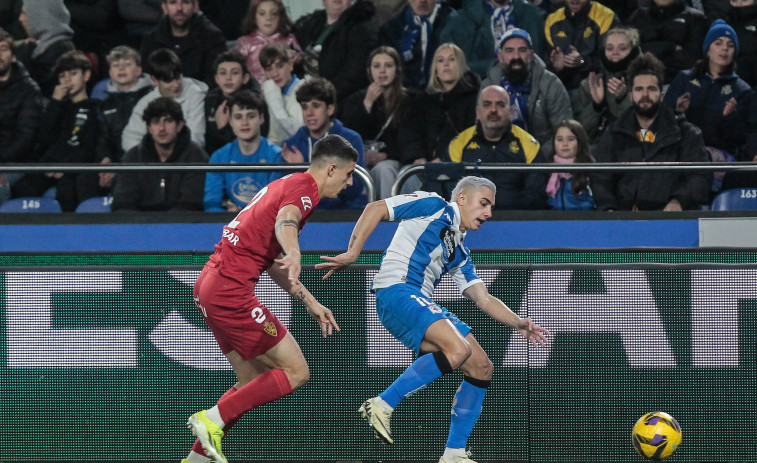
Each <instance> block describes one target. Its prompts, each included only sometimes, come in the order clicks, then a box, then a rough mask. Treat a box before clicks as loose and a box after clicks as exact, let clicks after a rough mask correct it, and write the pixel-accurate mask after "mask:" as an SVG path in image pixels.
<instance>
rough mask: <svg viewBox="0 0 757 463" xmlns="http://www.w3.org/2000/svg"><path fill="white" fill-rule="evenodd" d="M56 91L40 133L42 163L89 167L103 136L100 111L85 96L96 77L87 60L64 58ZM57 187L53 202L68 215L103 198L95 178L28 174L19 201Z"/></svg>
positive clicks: (57, 66)
mask: <svg viewBox="0 0 757 463" xmlns="http://www.w3.org/2000/svg"><path fill="white" fill-rule="evenodd" d="M54 72H55V74H56V75H57V76H58V85H56V86H55V89H54V90H53V95H52V99H51V100H50V102H49V104H48V106H47V109H46V110H45V113H44V115H43V117H42V123H41V125H40V129H39V132H38V153H39V154H40V158H39V162H41V163H88V162H95V161H96V160H97V155H96V150H97V141H98V139H99V138H101V137H102V136H103V132H104V128H103V125H102V122H101V119H102V117H101V114H100V108H99V107H98V105H97V101H95V100H92V99H90V98H89V97H88V96H87V82H88V81H89V78H90V76H91V75H92V67H91V64H90V62H89V59H87V57H86V56H85V55H84V53H82V52H81V51H79V50H72V51H70V52H66V53H64V54H63V55H61V57H60V58H59V59H58V61H57V62H56V64H55V68H54ZM53 186H55V187H56V196H55V199H56V200H58V202H59V203H60V206H61V209H62V210H63V211H64V212H73V211H74V210H75V209H76V206H77V205H78V204H79V203H80V202H81V201H83V200H85V199H88V198H93V197H95V196H101V195H102V191H101V190H100V189H99V187H98V176H97V174H96V173H90V172H84V173H67V174H63V173H60V172H48V173H45V174H29V175H26V176H24V177H23V178H22V179H21V180H20V181H19V182H18V183H17V184H16V189H15V193H14V194H15V195H16V196H17V197H21V196H41V195H42V194H44V192H45V191H46V190H47V189H49V188H51V187H53Z"/></svg>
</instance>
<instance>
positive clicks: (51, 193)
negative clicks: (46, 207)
mask: <svg viewBox="0 0 757 463" xmlns="http://www.w3.org/2000/svg"><path fill="white" fill-rule="evenodd" d="M56 194H58V188H57V187H54V186H51V187H50V188H48V189H47V190H46V191H45V192H44V193H42V196H44V197H45V198H53V199H55V195H56Z"/></svg>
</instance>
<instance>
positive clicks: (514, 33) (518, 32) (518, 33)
mask: <svg viewBox="0 0 757 463" xmlns="http://www.w3.org/2000/svg"><path fill="white" fill-rule="evenodd" d="M731 30H733V29H731ZM515 37H520V38H522V39H523V40H525V41H526V43H527V44H528V48H534V44H533V43H532V42H531V36H530V35H528V32H526V31H524V30H523V29H518V28H517V27H514V28H512V29H508V30H507V32H505V34H504V35H503V36H502V39H501V40H500V41H499V48H502V47H503V46H504V45H505V42H507V41H508V40H510V39H512V38H515Z"/></svg>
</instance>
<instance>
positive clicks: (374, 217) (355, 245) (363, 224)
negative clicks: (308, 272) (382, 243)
mask: <svg viewBox="0 0 757 463" xmlns="http://www.w3.org/2000/svg"><path fill="white" fill-rule="evenodd" d="M382 220H389V209H387V207H386V203H385V202H384V201H383V200H379V201H374V202H372V203H370V204H369V205H367V206H366V207H365V209H364V210H363V213H362V215H360V218H359V219H358V221H357V223H356V224H355V228H354V229H353V230H352V235H350V242H349V244H348V246H347V251H345V252H344V253H342V254H339V255H338V256H334V257H329V256H321V259H323V260H325V261H326V262H322V263H320V264H316V266H315V268H317V269H319V270H320V269H324V270H328V272H327V273H326V275H324V276H323V279H324V280H325V279H326V278H328V277H330V276H331V275H333V274H334V272H338V271H339V270H342V269H344V268H347V267H349V266H350V265H351V264H352V263H354V262H355V261H356V260H357V258H358V257H360V251H362V250H363V246H365V242H366V241H367V240H368V237H369V236H371V234H372V233H373V231H374V230H375V229H376V226H378V224H379V222H381V221H382Z"/></svg>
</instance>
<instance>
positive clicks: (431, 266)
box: [316, 176, 549, 463]
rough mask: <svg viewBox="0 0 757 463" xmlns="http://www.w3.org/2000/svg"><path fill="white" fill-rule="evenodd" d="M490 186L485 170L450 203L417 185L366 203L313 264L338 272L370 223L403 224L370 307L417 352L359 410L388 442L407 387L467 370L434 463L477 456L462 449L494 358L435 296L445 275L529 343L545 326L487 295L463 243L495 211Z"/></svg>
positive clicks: (540, 337) (542, 337) (540, 341)
mask: <svg viewBox="0 0 757 463" xmlns="http://www.w3.org/2000/svg"><path fill="white" fill-rule="evenodd" d="M495 193H496V186H495V185H494V183H492V182H491V181H490V180H487V179H485V178H482V177H472V176H470V177H464V178H463V179H461V180H460V181H459V182H458V184H457V185H456V186H455V189H454V190H453V191H452V201H451V202H447V201H445V200H444V198H442V197H440V196H438V195H436V194H434V193H426V192H422V191H416V192H415V193H414V194H409V195H400V196H393V197H391V198H386V199H384V200H381V201H375V202H373V203H371V204H369V205H368V206H367V207H366V208H365V210H364V211H363V214H362V215H361V216H360V219H358V221H357V224H356V225H355V229H354V230H353V232H352V236H351V237H350V243H349V247H348V249H347V251H346V252H345V253H343V254H340V255H338V256H335V257H328V256H325V257H323V259H324V260H326V261H327V262H325V263H320V264H318V265H316V268H318V269H326V270H328V273H326V275H325V276H324V278H328V277H329V276H331V275H332V274H333V273H334V272H336V271H338V270H341V269H343V268H346V267H347V266H349V265H350V264H352V263H353V262H355V261H356V260H357V258H358V256H359V255H360V251H361V250H362V248H363V246H364V245H365V242H366V240H367V239H368V237H369V236H370V235H371V233H372V232H373V230H375V228H376V226H377V225H378V224H379V222H381V221H382V220H392V221H400V224H399V226H398V227H397V231H396V232H395V234H394V238H393V239H392V242H391V244H390V245H389V248H388V249H387V250H386V254H385V255H384V258H383V261H382V262H381V269H380V270H379V273H378V274H377V275H376V277H375V279H374V280H373V286H372V289H373V291H374V292H375V293H376V310H377V312H378V316H379V319H380V320H381V323H382V324H383V325H384V327H385V328H386V329H387V330H389V332H390V333H391V334H392V335H393V336H394V337H396V338H397V339H398V340H399V341H400V342H402V343H403V344H404V345H405V346H407V347H408V348H410V349H412V350H413V351H415V352H416V353H417V354H418V358H417V360H415V362H413V364H411V365H410V366H409V367H408V368H407V369H406V370H405V372H404V373H402V375H400V377H399V378H397V380H395V381H394V383H392V384H391V385H390V386H389V387H388V388H387V389H386V390H384V392H382V393H381V394H380V395H378V396H376V397H373V398H371V399H368V400H367V401H366V402H365V403H364V404H363V405H362V406H361V407H360V409H359V412H360V413H361V415H362V416H363V418H365V419H366V420H367V421H368V424H369V425H370V426H371V427H372V428H373V430H374V432H375V434H376V437H377V438H378V439H380V440H382V441H383V442H385V443H387V444H391V443H393V442H394V439H393V437H392V432H391V428H390V423H389V422H390V419H391V416H392V412H393V411H394V408H395V407H396V406H397V405H399V403H400V402H401V401H402V400H403V399H404V398H405V397H408V396H409V395H411V394H412V393H414V392H416V391H418V390H419V389H422V388H424V387H426V386H428V385H429V384H431V382H433V381H434V380H436V379H437V378H439V377H440V376H442V375H443V374H446V373H451V372H452V371H454V370H456V369H458V368H459V369H461V370H462V371H463V374H464V376H463V382H462V384H461V385H460V388H459V389H458V390H457V393H456V394H455V400H454V402H453V404H454V405H453V406H452V418H451V423H450V430H449V436H448V438H447V444H446V448H445V450H444V454H443V455H442V457H441V458H440V459H439V463H475V462H474V461H473V460H471V459H470V458H469V455H468V453H467V452H466V450H465V446H466V443H467V441H468V437H469V436H470V433H471V431H472V430H473V426H474V425H475V424H476V420H478V416H479V414H480V413H481V406H482V404H483V401H484V394H485V392H486V388H487V387H488V386H489V383H490V382H491V378H492V371H493V365H492V362H491V361H490V360H489V358H488V356H487V355H486V353H485V352H484V351H483V349H482V348H481V346H480V345H479V344H478V342H476V339H475V338H474V337H473V333H471V328H470V326H468V325H467V324H465V323H464V322H462V321H460V320H459V319H458V318H457V317H456V316H455V315H454V314H452V313H451V312H448V311H447V309H445V308H444V307H441V306H439V305H437V304H436V303H434V301H433V300H431V294H432V293H433V291H434V287H435V286H436V285H437V284H438V283H439V280H440V278H441V276H442V275H443V274H445V273H447V274H449V275H450V277H452V279H453V280H454V281H455V283H457V285H458V287H459V288H460V291H461V292H462V293H463V295H464V296H465V297H467V298H468V299H470V300H472V301H473V302H474V303H475V304H476V306H478V307H479V308H480V309H481V310H482V311H484V312H485V313H486V314H488V315H489V316H490V317H492V318H493V319H495V320H496V321H498V322H500V323H503V324H505V325H507V326H510V327H511V328H513V329H516V330H517V331H518V332H519V333H520V334H522V335H523V336H525V337H526V339H528V340H529V341H530V342H531V343H532V344H533V345H534V346H537V347H538V346H543V345H545V344H546V342H547V338H546V336H547V335H549V331H547V330H546V329H544V328H542V327H540V326H539V325H537V324H535V323H534V322H533V321H531V319H530V318H521V317H519V316H518V315H517V314H515V313H514V312H513V311H512V310H510V309H509V308H508V307H507V306H506V305H505V304H504V303H503V302H502V301H500V300H499V299H497V298H496V297H494V296H492V295H491V294H489V291H488V290H487V288H486V286H485V285H484V283H483V282H482V281H481V280H480V279H479V277H478V276H477V275H476V270H475V268H474V265H473V261H472V260H471V258H470V251H469V249H468V247H467V246H466V245H465V243H464V239H465V235H466V233H467V232H468V230H471V231H475V230H478V229H479V227H481V225H483V223H484V222H486V220H487V219H488V218H490V217H491V215H492V207H493V206H494V198H495Z"/></svg>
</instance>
